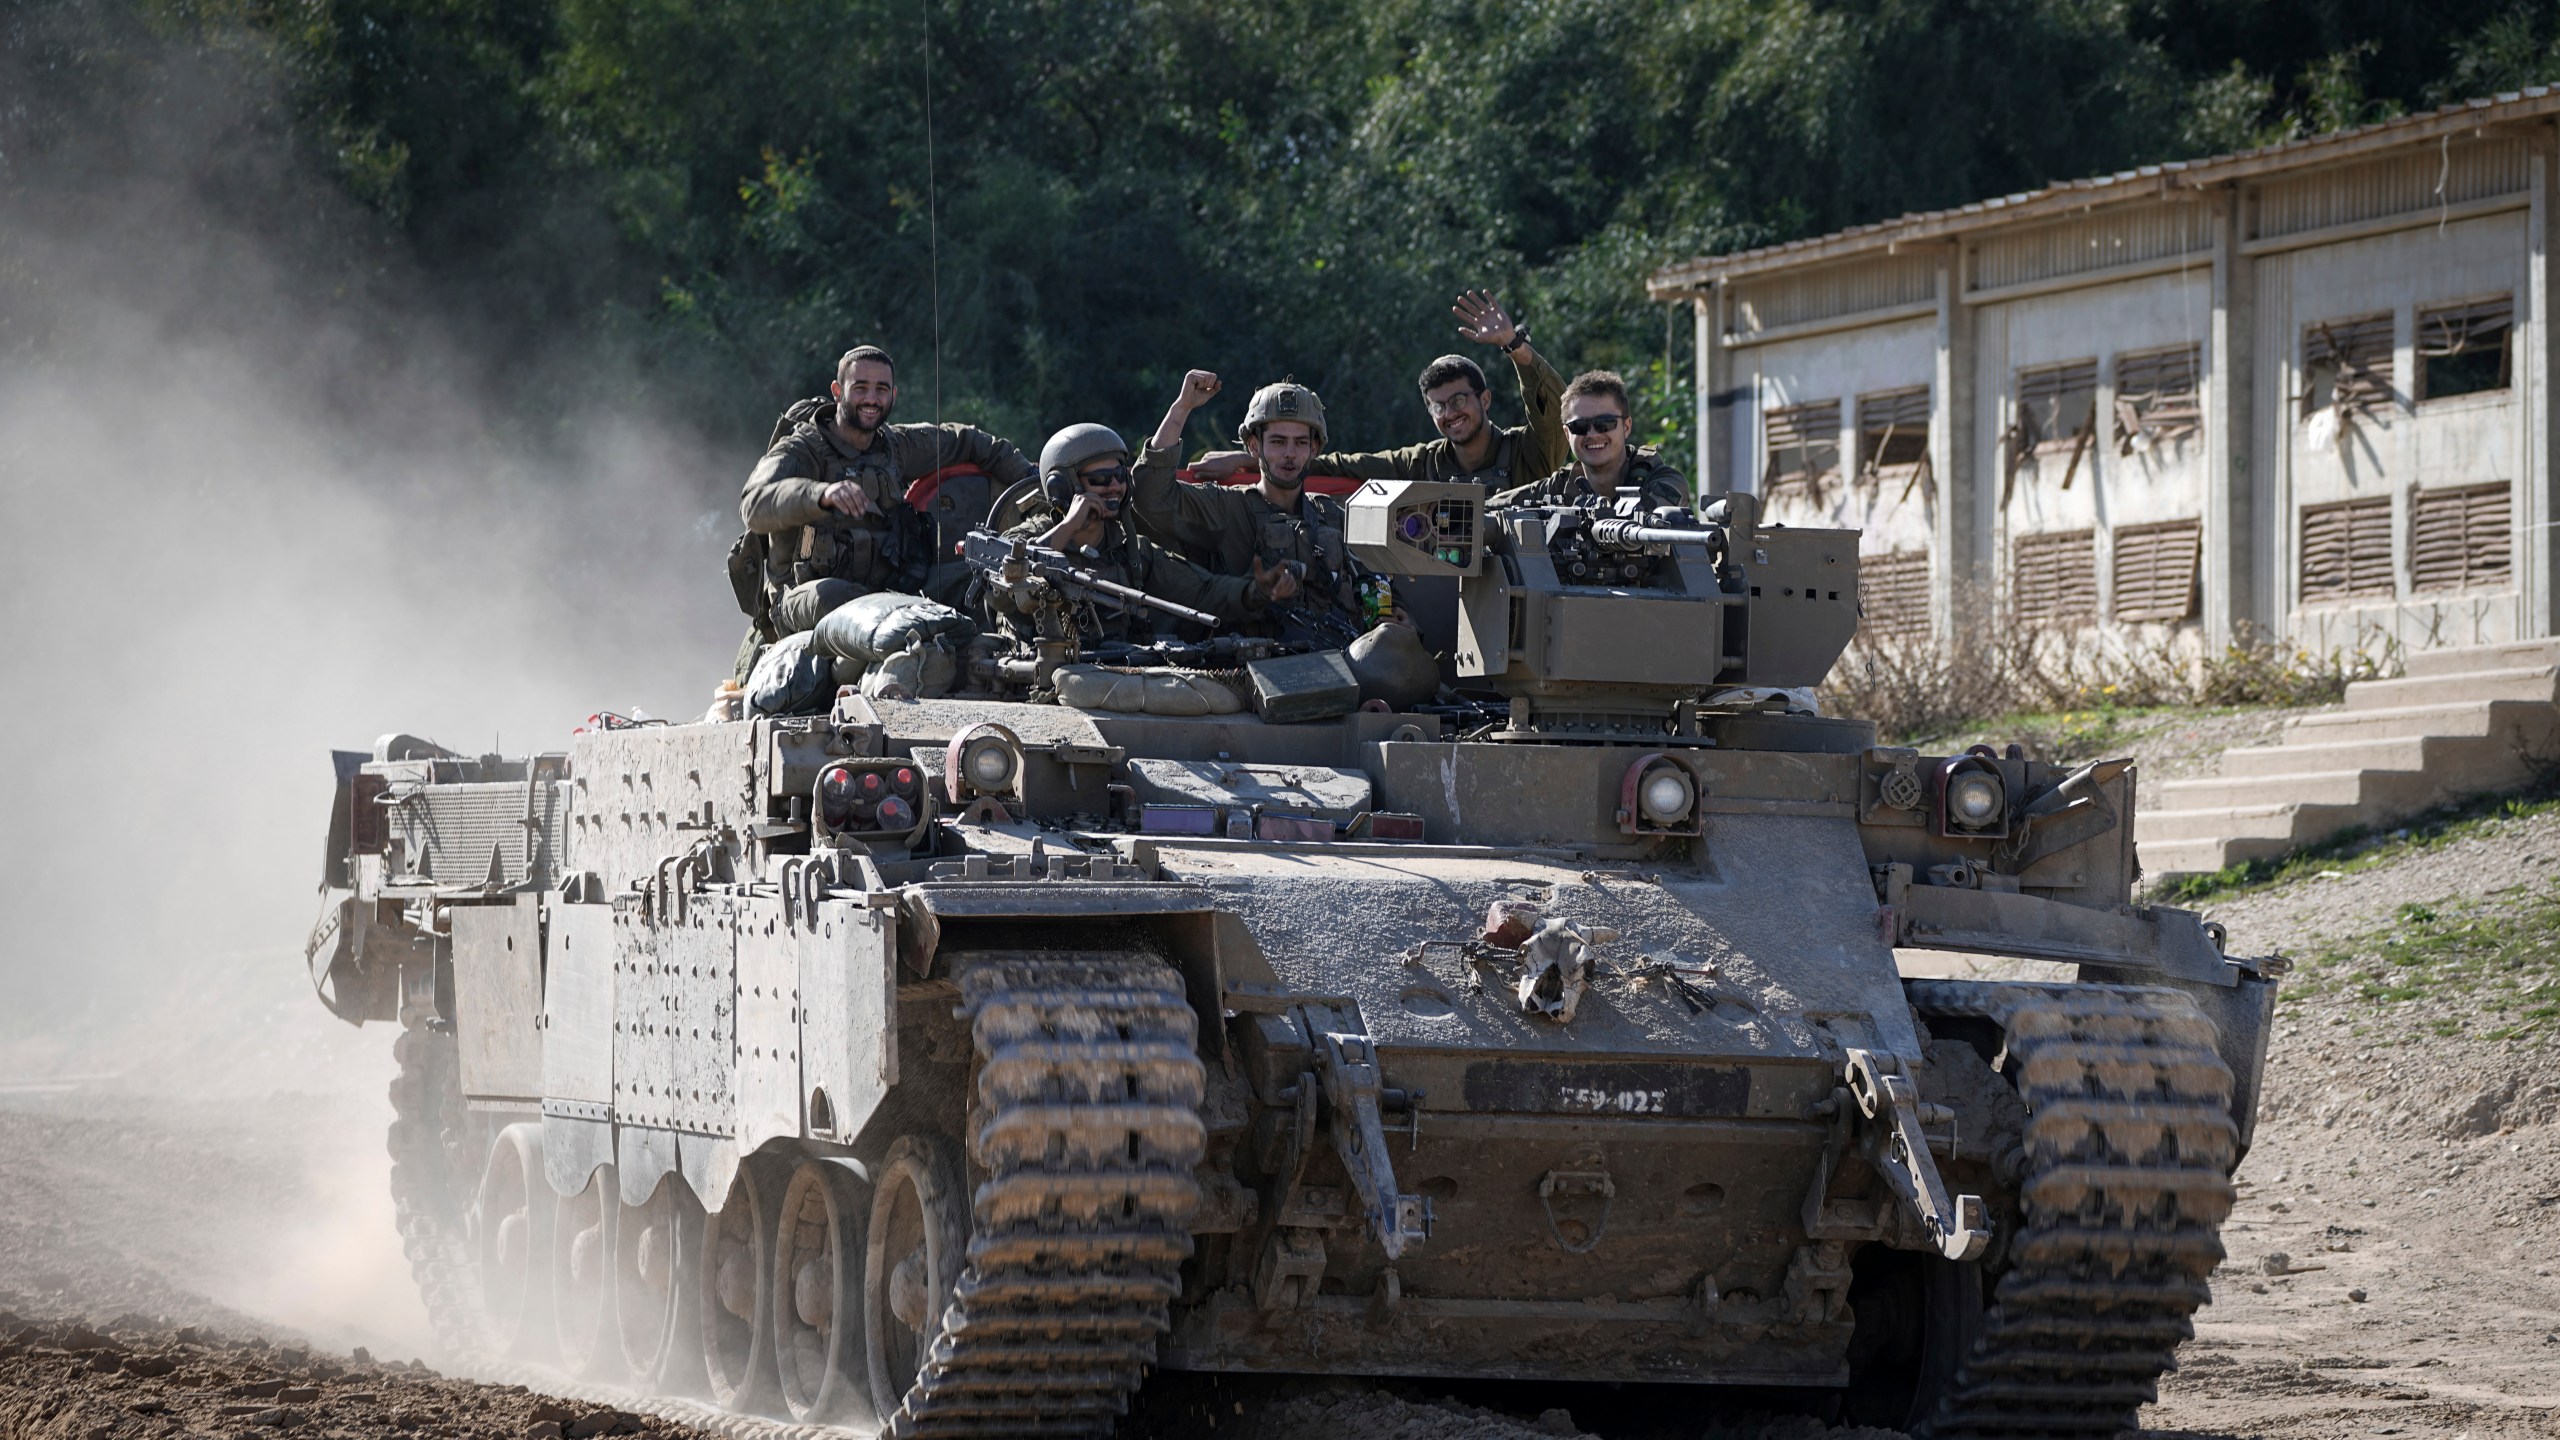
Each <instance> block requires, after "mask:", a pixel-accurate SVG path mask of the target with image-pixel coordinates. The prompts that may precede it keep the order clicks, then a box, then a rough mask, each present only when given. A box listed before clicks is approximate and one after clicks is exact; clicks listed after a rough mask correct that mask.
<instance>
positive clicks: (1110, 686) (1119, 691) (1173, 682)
mask: <svg viewBox="0 0 2560 1440" xmlns="http://www.w3.org/2000/svg"><path fill="white" fill-rule="evenodd" d="M1053 679H1054V683H1055V684H1056V685H1057V687H1058V703H1059V704H1061V705H1064V706H1067V707H1069V708H1071V709H1076V710H1108V711H1114V712H1117V713H1120V714H1127V715H1233V714H1235V713H1236V712H1237V711H1239V710H1242V709H1243V708H1244V697H1242V696H1240V695H1238V694H1236V692H1235V690H1234V688H1233V687H1232V686H1229V685H1227V684H1226V683H1224V682H1223V681H1219V680H1215V679H1212V678H1210V677H1209V676H1206V675H1195V674H1192V673H1190V672H1188V671H1182V670H1114V669H1111V668H1109V667H1107V666H1102V665H1061V666H1059V667H1058V669H1057V673H1056V675H1055V676H1054V677H1053Z"/></svg>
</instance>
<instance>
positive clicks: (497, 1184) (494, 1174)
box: [471, 1124, 558, 1359]
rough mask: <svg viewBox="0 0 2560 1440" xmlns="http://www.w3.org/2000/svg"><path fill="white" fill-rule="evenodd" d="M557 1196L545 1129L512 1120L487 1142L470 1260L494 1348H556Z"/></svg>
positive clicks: (518, 1354)
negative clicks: (545, 1156) (545, 1153)
mask: <svg viewBox="0 0 2560 1440" xmlns="http://www.w3.org/2000/svg"><path fill="white" fill-rule="evenodd" d="M557 1208H558V1199H557V1197H556V1196H554V1195H553V1194H552V1193H551V1182H550V1181H549V1180H547V1179H545V1178H544V1177H543V1173H542V1127H541V1126H540V1125H538V1124H521V1125H510V1126H508V1127H507V1128H506V1129H504V1130H501V1131H499V1132H498V1137H497V1139H496V1140H495V1141H494V1142H492V1143H491V1144H490V1146H489V1162H488V1164H487V1165H486V1166H484V1167H482V1169H481V1172H480V1189H479V1192H478V1194H477V1195H475V1196H474V1197H473V1201H472V1207H471V1231H472V1258H473V1259H474V1261H475V1262H477V1264H478V1266H479V1270H480V1305H481V1311H482V1315H483V1318H484V1320H485V1327H484V1329H485V1333H486V1335H487V1338H488V1343H489V1348H490V1350H491V1351H492V1352H493V1353H496V1354H499V1355H505V1356H511V1357H514V1358H517V1359H533V1358H538V1357H540V1356H541V1355H543V1354H545V1353H546V1352H547V1351H548V1350H549V1348H550V1345H551V1341H552V1330H551V1243H552V1242H551V1223H552V1218H553V1214H554V1212H555V1211H556V1210H557Z"/></svg>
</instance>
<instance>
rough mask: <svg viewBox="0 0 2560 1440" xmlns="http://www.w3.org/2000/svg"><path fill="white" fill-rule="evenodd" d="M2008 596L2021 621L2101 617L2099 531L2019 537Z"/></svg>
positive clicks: (2014, 554)
mask: <svg viewBox="0 0 2560 1440" xmlns="http://www.w3.org/2000/svg"><path fill="white" fill-rule="evenodd" d="M2009 597H2010V600H2011V602H2012V603H2013V604H2014V605H2015V606H2016V608H2017V614H2018V618H2019V619H2020V620H2044V621H2075V620H2094V619H2096V618H2097V617H2098V533H2097V532H2096V531H2094V530H2062V531H2055V532H2052V533H2049V534H2043V535H2021V536H2019V537H2018V540H2017V543H2016V545H2015V546H2014V547H2012V552H2011V558H2010V564H2009Z"/></svg>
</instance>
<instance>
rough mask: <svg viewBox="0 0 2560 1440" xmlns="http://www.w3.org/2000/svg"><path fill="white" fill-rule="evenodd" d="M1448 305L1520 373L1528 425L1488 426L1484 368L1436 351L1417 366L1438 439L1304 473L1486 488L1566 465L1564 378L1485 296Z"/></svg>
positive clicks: (1340, 457) (1208, 459)
mask: <svg viewBox="0 0 2560 1440" xmlns="http://www.w3.org/2000/svg"><path fill="white" fill-rule="evenodd" d="M1449 309H1450V313H1452V314H1454V315H1456V316H1457V317H1458V333H1459V335H1461V336H1463V337H1465V338H1466V339H1469V340H1475V341H1479V342H1481V343H1483V344H1486V345H1493V346H1498V347H1500V349H1501V350H1502V352H1503V353H1504V354H1506V355H1509V356H1510V357H1511V367H1512V369H1513V370H1515V371H1517V372H1518V374H1519V376H1520V408H1521V409H1522V410H1523V411H1525V412H1527V415H1528V420H1529V423H1527V424H1526V425H1512V426H1508V427H1505V426H1499V425H1496V424H1494V423H1493V421H1492V419H1491V417H1489V416H1488V415H1487V414H1486V413H1485V401H1486V400H1487V399H1488V398H1489V397H1490V395H1491V390H1490V387H1488V386H1487V385H1486V383H1485V378H1484V367H1483V366H1480V365H1478V364H1477V363H1476V362H1474V361H1473V360H1470V359H1468V358H1467V357H1466V356H1464V355H1443V356H1441V357H1440V358H1439V359H1437V360H1434V361H1432V362H1431V363H1430V364H1429V365H1426V366H1424V367H1423V369H1422V381H1421V387H1420V388H1421V390H1422V405H1423V408H1424V409H1426V410H1428V411H1429V412H1430V413H1431V423H1432V425H1433V427H1434V428H1436V429H1438V430H1439V432H1440V438H1439V439H1437V440H1433V441H1429V442H1427V443H1424V444H1421V445H1408V446H1406V447H1404V448H1403V449H1401V450H1387V451H1381V452H1377V453H1374V454H1340V453H1328V454H1323V455H1318V456H1317V457H1316V458H1315V461H1314V463H1313V464H1311V465H1309V466H1308V467H1307V473H1308V474H1310V475H1348V476H1353V477H1356V478H1359V479H1363V480H1473V481H1475V482H1476V483H1478V484H1480V485H1483V486H1484V487H1485V488H1486V489H1488V490H1506V489H1509V488H1511V487H1512V486H1514V485H1522V484H1526V483H1528V482H1529V481H1531V480H1534V479H1536V478H1538V477H1539V476H1542V475H1546V474H1549V473H1551V472H1553V471H1554V470H1555V469H1556V468H1557V467H1558V466H1560V465H1562V464H1564V463H1565V461H1566V459H1567V458H1568V457H1567V455H1566V451H1565V443H1564V425H1563V424H1562V422H1561V413H1562V410H1561V407H1562V392H1563V390H1564V379H1563V377H1562V376H1559V375H1558V374H1556V370H1555V367H1554V366H1552V365H1550V364H1548V363H1547V361H1546V357H1544V356H1542V355H1540V354H1539V353H1538V352H1537V350H1536V348H1535V347H1533V346H1532V345H1530V343H1529V332H1528V331H1527V330H1524V329H1522V328H1521V327H1520V326H1519V325H1518V324H1516V323H1514V322H1513V321H1512V319H1511V316H1510V314H1509V313H1508V312H1507V311H1505V310H1504V309H1503V308H1502V303H1501V302H1500V301H1498V300H1496V299H1494V298H1493V297H1492V296H1491V295H1488V294H1486V293H1485V292H1483V291H1481V290H1470V291H1468V292H1467V293H1466V294H1464V295H1461V296H1459V297H1458V299H1457V302H1456V303H1455V304H1453V305H1451V306H1450V307H1449ZM1248 458H1249V457H1248V456H1247V455H1246V454H1245V452H1243V451H1240V450H1225V451H1220V452H1218V453H1216V454H1214V455H1207V456H1203V457H1202V458H1201V460H1200V462H1199V463H1198V464H1197V465H1195V466H1193V467H1192V470H1193V473H1195V474H1198V475H1200V476H1201V477H1203V478H1205V479H1211V480H1215V479H1218V478H1221V477H1223V476H1225V475H1228V474H1230V473H1232V472H1233V471H1234V470H1235V469H1236V468H1237V467H1238V466H1240V465H1242V464H1243V463H1244V462H1245V460H1246V459H1248Z"/></svg>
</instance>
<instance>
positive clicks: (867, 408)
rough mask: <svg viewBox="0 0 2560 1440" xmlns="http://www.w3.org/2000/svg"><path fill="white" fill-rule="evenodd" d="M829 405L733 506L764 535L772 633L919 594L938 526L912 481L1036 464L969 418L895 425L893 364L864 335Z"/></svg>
mask: <svg viewBox="0 0 2560 1440" xmlns="http://www.w3.org/2000/svg"><path fill="white" fill-rule="evenodd" d="M828 390H829V393H830V394H831V395H832V396H833V398H834V401H835V403H834V404H833V405H823V406H821V407H819V408H818V409H816V411H815V412H814V413H812V414H810V415H808V416H807V417H806V418H804V419H802V420H800V421H799V422H798V423H797V424H795V425H793V426H792V427H791V428H790V430H789V431H788V433H785V434H783V435H780V436H778V437H777V438H776V439H775V440H774V442H773V447H772V448H771V449H769V450H767V451H766V452H765V455H764V459H763V460H761V461H759V462H757V464H756V468H755V472H754V473H753V474H751V475H749V476H748V477H747V485H746V491H745V493H744V494H743V495H741V496H740V497H739V501H738V513H739V515H740V516H741V517H742V518H743V519H744V520H745V521H746V524H747V530H748V532H749V535H750V536H751V537H752V536H762V537H764V538H765V546H764V549H765V559H764V576H763V591H764V594H763V602H764V607H765V610H766V615H765V616H764V617H761V618H762V619H763V625H762V627H761V628H764V629H766V630H767V631H768V632H769V635H768V638H771V637H778V636H783V635H791V634H796V633H798V632H800V631H802V630H808V629H811V628H813V627H815V626H816V625H817V623H818V620H819V618H820V617H821V616H824V615H825V614H826V613H827V612H828V611H830V610H833V609H835V608H836V607H837V606H839V605H842V604H844V603H845V602H846V601H848V600H852V599H855V598H857V597H860V596H863V595H867V594H869V593H870V592H872V591H874V590H903V591H909V592H914V593H922V592H923V590H924V588H925V582H926V579H927V577H928V576H929V575H930V574H931V573H932V570H933V562H934V561H935V559H936V558H937V557H936V556H935V555H934V553H933V551H934V549H935V546H934V538H933V537H934V530H933V527H932V525H931V523H930V522H929V521H928V520H927V518H926V517H925V516H924V515H922V514H921V513H919V512H918V511H917V510H916V509H915V508H914V507H913V506H912V505H910V504H908V503H907V485H908V483H909V482H910V481H913V480H918V479H922V478H923V477H925V476H927V475H931V474H932V473H934V472H935V471H937V470H940V469H943V468H944V467H946V466H952V465H974V466H976V467H978V468H979V469H981V470H983V471H985V472H986V475H987V478H988V480H989V481H991V482H992V483H993V484H994V485H995V486H997V487H1002V486H1006V485H1010V484H1012V483H1013V482H1014V481H1016V480H1020V479H1022V478H1023V477H1025V476H1027V475H1029V474H1030V473H1031V462H1030V461H1028V460H1026V459H1024V458H1023V455H1022V452H1021V451H1019V450H1017V449H1015V448H1014V446H1013V443H1012V442H1011V441H1009V440H1002V439H998V438H997V437H995V436H993V435H990V434H988V433H987V432H985V431H983V430H978V429H974V428H972V427H970V426H967V425H892V424H890V423H889V414H890V412H891V410H893V409H894V408H896V406H897V401H898V383H897V371H896V367H895V366H894V365H893V363H892V362H891V361H890V359H889V354H888V352H887V351H885V350H882V349H880V348H879V347H878V346H875V345H858V346H856V347H854V348H853V349H851V350H848V351H846V352H845V353H844V358H843V359H842V360H840V361H838V362H837V363H836V378H835V381H834V383H832V384H831V385H829V386H828Z"/></svg>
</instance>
